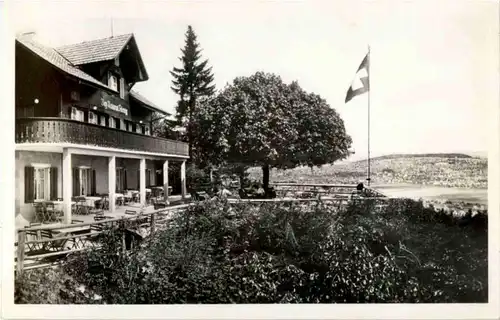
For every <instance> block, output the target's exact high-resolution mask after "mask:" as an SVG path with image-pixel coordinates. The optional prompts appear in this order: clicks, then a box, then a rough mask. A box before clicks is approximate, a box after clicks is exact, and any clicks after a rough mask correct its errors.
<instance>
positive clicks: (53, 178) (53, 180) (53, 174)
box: [50, 167, 57, 200]
mask: <svg viewBox="0 0 500 320" xmlns="http://www.w3.org/2000/svg"><path fill="white" fill-rule="evenodd" d="M56 199H57V167H52V168H50V200H56Z"/></svg>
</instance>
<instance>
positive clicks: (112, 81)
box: [108, 73, 118, 91]
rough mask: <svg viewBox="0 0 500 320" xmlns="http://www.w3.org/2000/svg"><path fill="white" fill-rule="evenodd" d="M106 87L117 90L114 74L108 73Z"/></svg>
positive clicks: (116, 80)
mask: <svg viewBox="0 0 500 320" xmlns="http://www.w3.org/2000/svg"><path fill="white" fill-rule="evenodd" d="M108 87H110V88H111V89H113V90H115V91H118V78H117V77H116V76H115V75H114V74H111V73H110V74H109V76H108Z"/></svg>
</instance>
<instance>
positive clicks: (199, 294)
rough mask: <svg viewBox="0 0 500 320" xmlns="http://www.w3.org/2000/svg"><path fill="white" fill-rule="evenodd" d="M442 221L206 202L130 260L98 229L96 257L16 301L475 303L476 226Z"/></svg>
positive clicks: (480, 231)
mask: <svg viewBox="0 0 500 320" xmlns="http://www.w3.org/2000/svg"><path fill="white" fill-rule="evenodd" d="M444 216H445V215H444V214H437V213H435V212H434V211H432V210H431V209H428V208H424V207H423V206H422V203H420V202H415V201H412V200H398V201H393V202H391V203H390V204H389V205H388V206H386V207H378V206H377V205H376V204H375V203H367V202H363V203H351V204H349V205H348V206H347V207H345V208H339V207H337V206H332V205H328V204H325V203H321V202H319V203H315V204H307V205H305V204H290V203H276V204H274V203H266V204H260V205H255V204H242V203H240V204H229V203H227V202H224V201H222V200H211V201H206V202H203V203H198V204H197V205H195V206H193V207H191V208H190V209H189V210H187V211H186V212H183V213H181V214H178V215H177V216H175V217H174V218H172V219H171V220H170V221H169V224H168V226H166V227H165V228H164V229H162V230H159V231H157V232H156V233H155V236H154V237H151V238H149V239H147V240H145V242H143V243H142V244H141V245H140V246H135V247H134V248H133V249H132V250H128V251H125V252H124V251H123V250H122V248H121V240H120V239H121V236H120V234H119V231H117V230H109V231H108V232H106V233H105V234H104V236H103V238H102V239H101V242H102V244H103V248H102V249H101V250H99V251H88V252H83V253H78V254H75V255H73V256H72V257H71V258H69V260H68V261H67V263H65V264H64V266H63V267H60V268H58V269H54V270H51V271H50V272H49V273H46V272H45V271H32V272H30V271H27V272H25V273H24V274H23V277H22V278H19V279H18V281H17V283H16V302H18V303H96V302H98V303H109V304H146V303H147V304H172V303H343V302H346V303H352V302H408V303H410V302H469V303H471V302H486V301H487V292H488V288H487V283H488V281H487V271H488V270H487V223H486V220H485V218H482V217H479V218H478V216H475V217H473V218H470V217H469V218H470V221H469V222H468V223H466V224H464V223H463V220H457V219H456V218H452V217H449V216H447V218H446V217H444ZM78 286H83V287H84V288H85V290H84V293H81V290H80V291H77V293H79V294H76V293H75V294H73V295H70V294H68V292H67V291H68V290H70V289H68V288H75V287H78ZM73 290H74V289H73ZM96 295H97V296H99V297H102V299H98V300H96V299H95V296H96Z"/></svg>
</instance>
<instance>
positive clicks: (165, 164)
mask: <svg viewBox="0 0 500 320" xmlns="http://www.w3.org/2000/svg"><path fill="white" fill-rule="evenodd" d="M163 194H164V195H165V203H166V204H167V205H168V204H169V202H168V160H165V162H163Z"/></svg>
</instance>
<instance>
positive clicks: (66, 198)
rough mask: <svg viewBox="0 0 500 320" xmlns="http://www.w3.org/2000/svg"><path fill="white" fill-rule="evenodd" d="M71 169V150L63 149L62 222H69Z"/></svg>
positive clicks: (71, 188) (71, 190)
mask: <svg viewBox="0 0 500 320" xmlns="http://www.w3.org/2000/svg"><path fill="white" fill-rule="evenodd" d="M72 175H73V170H71V152H70V150H69V149H68V148H64V149H63V163H62V182H63V213H64V223H65V224H71V215H72V212H71V207H72V206H71V197H72V194H73V177H72Z"/></svg>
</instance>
